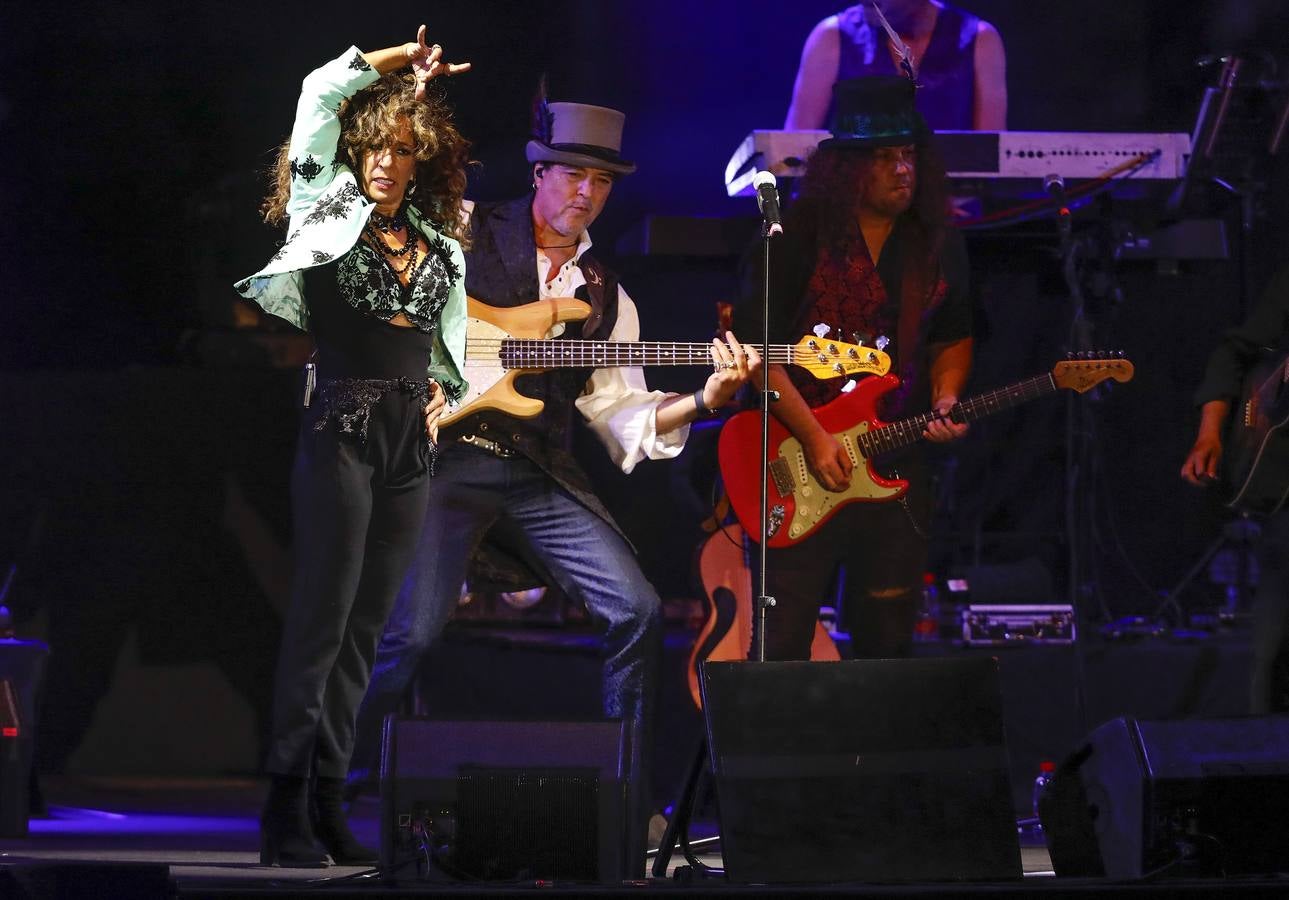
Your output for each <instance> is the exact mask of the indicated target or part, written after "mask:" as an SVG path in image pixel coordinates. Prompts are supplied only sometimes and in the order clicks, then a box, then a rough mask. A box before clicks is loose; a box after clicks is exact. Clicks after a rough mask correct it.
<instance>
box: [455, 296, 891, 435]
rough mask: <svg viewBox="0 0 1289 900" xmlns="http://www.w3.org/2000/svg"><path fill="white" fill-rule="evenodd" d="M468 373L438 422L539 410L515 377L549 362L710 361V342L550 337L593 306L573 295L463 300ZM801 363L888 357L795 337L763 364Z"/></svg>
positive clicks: (882, 366)
mask: <svg viewBox="0 0 1289 900" xmlns="http://www.w3.org/2000/svg"><path fill="white" fill-rule="evenodd" d="M466 313H467V320H466V337H465V372H464V373H463V374H464V375H465V377H466V380H467V381H468V382H469V383H470V385H469V388H468V389H467V391H466V394H465V397H463V398H462V399H461V401H460V403H459V404H458V406H457V407H456V408H455V409H452V410H450V411H449V412H447V413H445V414H444V415H443V417H442V418H441V419H440V420H439V425H440V427H442V426H445V425H451V424H452V423H453V422H455V421H456V420H458V419H460V418H462V417H464V416H468V415H470V414H471V413H473V412H480V411H482V410H485V409H492V410H497V411H498V412H503V413H506V414H507V415H511V416H515V417H516V418H520V419H529V418H532V417H534V416H536V415H538V414H539V413H540V412H541V411H542V401H541V400H537V399H535V398H533V397H526V396H524V395H523V394H521V393H519V391H518V390H516V389H515V379H516V378H517V377H519V376H520V375H531V374H533V373H534V372H541V371H544V370H546V369H557V368H593V369H599V368H605V367H608V366H701V365H711V362H712V355H711V351H712V345H711V344H702V343H683V342H676V341H583V340H551V339H550V334H551V331H552V329H554V328H555V326H556V325H559V324H560V323H563V322H577V321H581V320H583V319H585V318H586V317H587V316H589V315H590V314H591V307H590V306H589V305H588V304H586V303H583V302H582V301H581V300H576V299H574V298H572V297H558V298H552V299H549V300H538V301H536V302H535V303H526V304H524V305H523V306H515V307H510V308H503V307H496V306H489V305H488V304H486V303H482V302H480V301H478V300H475V299H474V298H473V297H469V298H467V299H466ZM771 363H780V364H783V365H791V366H801V367H802V368H804V369H806V370H807V371H808V372H810V373H811V374H812V375H814V376H815V377H816V378H839V377H841V376H843V375H853V376H858V375H885V374H886V373H887V372H889V371H890V368H891V358H890V357H889V356H887V355H886V354H885V353H883V352H882V351H881V350H878V349H876V348H874V347H864V346H861V345H858V344H843V343H841V342H840V341H829V340H825V339H823V338H818V337H813V336H809V337H803V338H802V339H801V340H800V341H798V342H797V343H796V344H774V345H771V346H770V358H769V359H767V360H765V364H766V365H769V364H771Z"/></svg>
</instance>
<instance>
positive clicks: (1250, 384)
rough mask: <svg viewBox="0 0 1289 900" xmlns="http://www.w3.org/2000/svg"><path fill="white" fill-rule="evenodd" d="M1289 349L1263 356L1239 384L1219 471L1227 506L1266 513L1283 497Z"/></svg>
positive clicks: (1286, 489) (1287, 492)
mask: <svg viewBox="0 0 1289 900" xmlns="http://www.w3.org/2000/svg"><path fill="white" fill-rule="evenodd" d="M1286 383H1289V351H1286V352H1281V353H1278V354H1275V355H1273V356H1269V357H1268V358H1267V359H1266V360H1264V361H1263V362H1262V364H1261V365H1258V366H1255V367H1254V368H1253V369H1252V370H1251V371H1250V372H1249V376H1248V377H1247V378H1246V379H1245V381H1244V388H1243V390H1242V392H1241V397H1240V405H1239V406H1237V407H1236V408H1235V409H1234V411H1233V415H1232V416H1231V422H1230V425H1229V428H1228V431H1227V437H1226V449H1225V453H1224V454H1223V456H1224V461H1223V467H1224V468H1225V470H1226V479H1227V482H1228V483H1229V484H1230V485H1231V488H1232V493H1231V500H1230V501H1229V503H1228V505H1229V506H1231V507H1232V508H1234V509H1238V510H1240V511H1241V512H1246V513H1253V514H1256V515H1270V514H1271V513H1274V512H1276V511H1277V510H1279V509H1280V508H1281V507H1282V506H1284V504H1285V499H1286V498H1287V497H1289V431H1287V430H1286V428H1285V426H1286V424H1287V423H1289V391H1286V389H1285V385H1286Z"/></svg>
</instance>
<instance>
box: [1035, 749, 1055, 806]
mask: <svg viewBox="0 0 1289 900" xmlns="http://www.w3.org/2000/svg"><path fill="white" fill-rule="evenodd" d="M1055 774H1056V763H1054V762H1052V761H1051V760H1047V759H1045V760H1043V761H1042V762H1040V763H1039V764H1038V777H1037V778H1035V779H1034V796H1033V805H1034V818H1035V819H1038V801H1039V800H1040V799H1042V797H1043V792H1044V791H1046V790H1047V786H1048V785H1049V784H1051V782H1052V776H1053V775H1055Z"/></svg>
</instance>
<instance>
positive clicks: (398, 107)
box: [260, 72, 470, 247]
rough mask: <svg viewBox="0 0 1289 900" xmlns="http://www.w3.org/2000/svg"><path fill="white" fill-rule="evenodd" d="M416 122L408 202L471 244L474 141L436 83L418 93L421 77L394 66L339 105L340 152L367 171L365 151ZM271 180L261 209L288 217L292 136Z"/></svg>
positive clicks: (273, 219)
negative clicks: (464, 208) (468, 202)
mask: <svg viewBox="0 0 1289 900" xmlns="http://www.w3.org/2000/svg"><path fill="white" fill-rule="evenodd" d="M404 121H406V122H408V123H409V124H410V125H411V126H412V134H413V135H414V137H415V139H416V173H415V176H414V177H415V180H416V194H415V195H414V196H413V197H410V198H408V203H409V205H411V206H415V207H416V209H417V211H418V212H419V213H420V214H421V215H422V216H424V217H425V218H426V219H427V220H429V221H430V222H432V223H434V226H435V227H436V228H438V229H439V230H440V231H442V232H444V233H445V234H448V235H450V236H451V237H453V238H456V239H457V240H458V241H460V242H461V244H462V246H463V247H468V246H469V235H468V234H467V226H466V224H465V222H464V220H463V218H462V216H461V200H462V198H463V197H464V196H465V188H466V167H467V166H468V165H470V154H469V150H470V142H469V141H467V140H466V139H465V138H463V137H462V136H461V133H460V132H459V131H457V129H456V125H454V124H453V122H452V110H451V109H450V108H449V107H448V105H447V102H446V100H445V99H444V97H443V94H442V92H441V91H439V90H435V89H434V87H433V86H431V90H430V92H429V93H427V94H426V96H425V99H424V100H417V99H416V79H415V78H413V76H412V75H411V73H410V72H393V73H390V74H388V75H384V76H382V77H381V79H380V80H379V81H377V82H376V83H375V84H373V85H371V86H370V87H367V88H364V89H363V90H361V91H359V92H358V93H357V94H355V95H354V96H353V97H351V98H349V100H347V101H346V102H345V103H344V104H343V105H342V106H341V108H340V153H341V154H343V160H344V161H345V162H346V163H347V164H348V165H349V168H350V169H351V170H352V171H353V172H354V173H355V174H358V173H361V172H362V160H363V155H364V154H365V153H367V152H368V151H369V150H372V149H375V148H377V147H380V146H383V145H384V144H385V143H386V142H387V141H389V140H390V139H391V138H392V137H393V136H394V135H395V134H397V133H398V131H399V128H400V126H401V124H402V122H404ZM271 177H272V182H273V183H272V186H271V189H270V190H269V194H268V196H267V197H265V198H264V203H263V204H262V205H261V207H260V211H261V212H262V213H263V215H264V221H266V222H268V223H269V224H270V225H279V224H281V223H283V222H285V221H286V217H287V216H286V207H287V200H288V199H289V198H290V196H291V142H290V141H289V140H287V141H286V142H285V143H283V144H282V145H281V147H279V148H278V151H277V159H276V160H275V162H274V164H273V168H272V170H271Z"/></svg>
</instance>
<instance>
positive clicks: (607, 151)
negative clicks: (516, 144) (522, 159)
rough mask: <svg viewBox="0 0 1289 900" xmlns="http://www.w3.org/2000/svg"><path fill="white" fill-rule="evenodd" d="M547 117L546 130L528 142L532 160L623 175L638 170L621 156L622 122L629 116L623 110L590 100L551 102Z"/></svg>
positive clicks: (548, 105) (533, 161) (528, 153)
mask: <svg viewBox="0 0 1289 900" xmlns="http://www.w3.org/2000/svg"><path fill="white" fill-rule="evenodd" d="M546 117H547V121H546V122H545V127H544V130H545V131H546V133H545V134H544V135H542V136H541V137H540V138H538V139H535V140H531V141H529V142H528V148H527V153H526V155H527V157H528V161H529V162H530V163H536V162H551V163H563V164H564V165H567V166H578V167H583V166H585V167H587V168H592V169H604V170H606V171H609V172H615V173H617V174H619V175H630V174H631V173H632V172H634V171H635V170H636V164H635V163H633V162H628V161H627V160H625V159H623V158H622V157H621V156H620V155H619V151H620V150H621V149H622V125H623V123H624V122H625V121H626V118H627V117H626V116H625V115H624V114H623V113H620V112H618V111H617V110H616V109H609V108H608V107H607V106H591V105H590V104H587V103H549V104H546Z"/></svg>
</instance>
